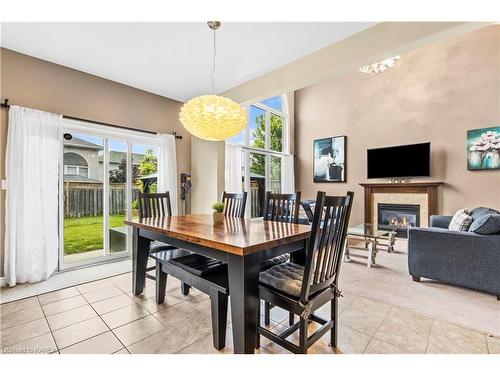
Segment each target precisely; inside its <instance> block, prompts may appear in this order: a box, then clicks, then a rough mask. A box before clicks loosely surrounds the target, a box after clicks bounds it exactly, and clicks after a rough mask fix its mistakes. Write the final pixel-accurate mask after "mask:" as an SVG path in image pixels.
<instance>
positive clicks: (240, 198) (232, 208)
mask: <svg viewBox="0 0 500 375" xmlns="http://www.w3.org/2000/svg"><path fill="white" fill-rule="evenodd" d="M222 203H224V216H226V217H238V218H244V217H245V208H246V205H247V192H246V191H244V192H243V193H226V192H224V193H223V194H222Z"/></svg>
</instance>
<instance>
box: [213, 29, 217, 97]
mask: <svg viewBox="0 0 500 375" xmlns="http://www.w3.org/2000/svg"><path fill="white" fill-rule="evenodd" d="M215 33H216V30H214V60H213V68H212V92H213V94H214V95H215V93H216V92H215V58H216V54H217V40H216V35H215Z"/></svg>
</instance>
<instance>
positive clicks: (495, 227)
mask: <svg viewBox="0 0 500 375" xmlns="http://www.w3.org/2000/svg"><path fill="white" fill-rule="evenodd" d="M469 232H474V233H478V234H495V233H500V214H486V215H483V216H480V217H478V218H477V219H476V220H474V221H473V222H472V224H471V226H470V228H469Z"/></svg>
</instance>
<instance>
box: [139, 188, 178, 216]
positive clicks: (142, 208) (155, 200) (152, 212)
mask: <svg viewBox="0 0 500 375" xmlns="http://www.w3.org/2000/svg"><path fill="white" fill-rule="evenodd" d="M137 206H138V207H137V208H138V210H139V218H140V219H143V218H147V217H163V216H172V206H171V205H170V193H169V192H168V191H167V192H166V193H141V192H139V197H138V205H137Z"/></svg>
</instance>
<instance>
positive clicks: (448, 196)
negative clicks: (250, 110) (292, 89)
mask: <svg viewBox="0 0 500 375" xmlns="http://www.w3.org/2000/svg"><path fill="white" fill-rule="evenodd" d="M499 71H500V26H489V27H486V28H483V29H480V30H478V31H474V32H471V33H468V34H464V35H462V36H459V37H455V38H454V39H451V40H448V41H446V42H440V43H437V44H433V45H429V46H426V47H423V48H421V49H418V50H415V51H413V52H409V53H405V54H403V55H402V56H401V60H400V61H399V62H398V63H397V64H396V66H395V67H393V68H391V69H390V70H388V71H386V72H384V73H383V74H379V75H376V76H369V75H366V74H362V73H360V72H358V71H351V72H350V73H348V74H345V75H343V76H341V77H337V78H335V79H332V80H329V81H325V82H324V83H322V84H318V85H315V86H311V87H308V88H304V89H302V90H299V91H297V92H296V94H295V152H296V155H297V157H296V166H297V171H296V186H297V189H299V190H301V191H302V192H303V196H304V198H312V197H315V194H316V192H317V191H318V190H324V191H326V192H327V193H329V194H345V192H346V191H347V190H353V191H354V192H355V194H356V196H355V204H354V208H353V213H352V219H351V222H352V223H360V222H362V221H363V190H362V188H361V187H360V186H359V185H358V183H360V182H364V181H367V180H366V149H368V148H374V147H384V146H391V145H399V144H407V143H415V142H425V141H431V142H432V178H431V180H436V181H443V182H445V185H444V187H443V188H442V189H441V190H440V193H439V198H438V200H439V212H440V213H443V214H451V213H453V212H454V211H455V210H457V209H459V208H461V207H471V208H472V207H475V206H479V205H484V206H491V207H495V208H497V209H499V208H500V171H498V170H497V171H475V172H469V171H467V167H466V149H465V142H466V131H467V130H468V129H476V128H481V127H488V126H494V125H498V124H499V122H500V113H499V108H500V92H499V91H500V85H499V81H500V78H499ZM336 135H346V136H347V183H313V182H312V142H313V139H317V138H324V137H331V136H336Z"/></svg>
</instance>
